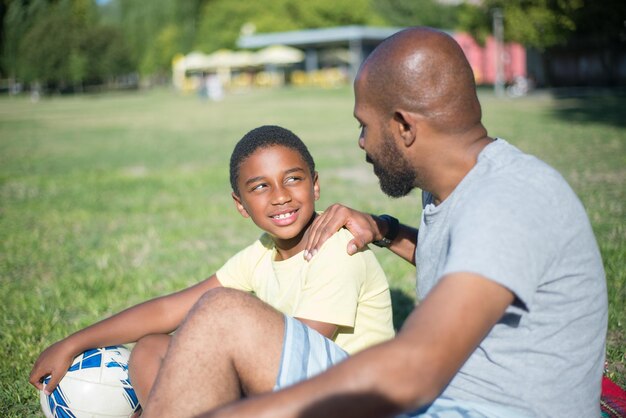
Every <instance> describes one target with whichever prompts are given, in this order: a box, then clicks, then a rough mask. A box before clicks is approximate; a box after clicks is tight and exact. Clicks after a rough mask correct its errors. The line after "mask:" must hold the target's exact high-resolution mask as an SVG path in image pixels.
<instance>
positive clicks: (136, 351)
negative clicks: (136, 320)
mask: <svg viewBox="0 0 626 418" xmlns="http://www.w3.org/2000/svg"><path fill="white" fill-rule="evenodd" d="M170 339H171V337H170V336H169V335H166V334H150V335H146V336H145V337H142V338H140V339H139V340H138V341H137V343H136V344H135V347H134V348H133V349H132V351H131V353H130V359H129V360H128V367H129V368H130V369H134V368H136V367H138V366H141V365H142V364H143V363H144V362H146V361H151V360H157V361H161V360H162V359H163V358H164V357H165V353H166V352H167V347H168V345H169V342H170Z"/></svg>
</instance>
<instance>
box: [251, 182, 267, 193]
mask: <svg viewBox="0 0 626 418" xmlns="http://www.w3.org/2000/svg"><path fill="white" fill-rule="evenodd" d="M265 187H267V185H266V184H265V183H260V184H255V185H254V186H252V188H251V189H250V190H251V191H253V192H254V191H257V190H262V189H264V188H265Z"/></svg>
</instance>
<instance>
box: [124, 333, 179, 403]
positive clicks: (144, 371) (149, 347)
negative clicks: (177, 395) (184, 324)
mask: <svg viewBox="0 0 626 418" xmlns="http://www.w3.org/2000/svg"><path fill="white" fill-rule="evenodd" d="M171 338H172V337H170V336H169V335H166V334H158V335H157V334H154V335H147V336H145V337H143V338H142V339H140V340H139V341H137V344H135V347H134V348H133V350H132V351H131V353H130V360H129V362H128V374H129V376H130V383H131V384H132V385H133V388H134V389H135V393H136V394H137V398H138V399H139V404H140V405H142V406H143V405H145V404H146V402H147V401H148V395H149V394H150V390H151V389H152V386H153V385H154V381H155V379H156V377H157V373H158V372H159V369H160V368H161V363H162V362H163V359H164V358H165V353H166V352H167V346H168V345H169V343H170V340H171Z"/></svg>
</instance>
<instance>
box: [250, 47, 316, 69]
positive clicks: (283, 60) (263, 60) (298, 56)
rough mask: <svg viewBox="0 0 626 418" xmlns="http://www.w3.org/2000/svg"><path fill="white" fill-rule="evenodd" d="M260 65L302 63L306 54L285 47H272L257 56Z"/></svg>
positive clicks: (259, 52)
mask: <svg viewBox="0 0 626 418" xmlns="http://www.w3.org/2000/svg"><path fill="white" fill-rule="evenodd" d="M255 59H256V62H257V64H258V65H276V66H278V65H289V64H296V63H298V62H302V61H303V60H304V52H302V51H300V50H299V49H297V48H292V47H290V46H285V45H272V46H268V47H267V48H263V49H261V50H260V51H258V52H257V53H256V54H255Z"/></svg>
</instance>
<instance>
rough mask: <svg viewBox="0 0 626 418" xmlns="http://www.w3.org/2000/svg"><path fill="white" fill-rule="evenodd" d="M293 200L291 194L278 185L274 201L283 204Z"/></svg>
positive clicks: (276, 203)
mask: <svg viewBox="0 0 626 418" xmlns="http://www.w3.org/2000/svg"><path fill="white" fill-rule="evenodd" d="M290 200H291V195H290V194H289V192H288V190H287V189H285V188H284V187H276V188H275V189H274V194H273V196H272V203H274V204H275V205H283V204H285V203H287V202H289V201H290Z"/></svg>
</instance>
